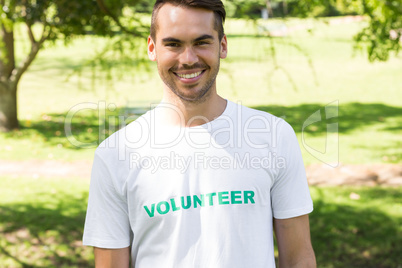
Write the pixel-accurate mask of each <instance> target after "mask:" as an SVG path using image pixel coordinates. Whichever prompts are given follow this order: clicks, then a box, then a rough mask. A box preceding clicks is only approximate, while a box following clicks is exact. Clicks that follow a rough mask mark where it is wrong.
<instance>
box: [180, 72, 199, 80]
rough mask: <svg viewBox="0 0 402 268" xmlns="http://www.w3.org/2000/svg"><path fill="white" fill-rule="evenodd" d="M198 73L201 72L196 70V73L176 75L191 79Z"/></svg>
mask: <svg viewBox="0 0 402 268" xmlns="http://www.w3.org/2000/svg"><path fill="white" fill-rule="evenodd" d="M200 74H201V72H197V73H193V74H177V75H178V76H179V77H181V78H185V79H191V78H194V77H197V76H199V75H200Z"/></svg>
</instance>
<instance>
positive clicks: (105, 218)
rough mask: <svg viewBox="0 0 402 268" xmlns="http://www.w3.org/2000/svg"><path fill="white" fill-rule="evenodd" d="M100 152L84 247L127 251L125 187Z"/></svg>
mask: <svg viewBox="0 0 402 268" xmlns="http://www.w3.org/2000/svg"><path fill="white" fill-rule="evenodd" d="M102 150H106V149H105V148H103V149H102ZM99 151H100V148H98V149H97V151H96V153H95V157H94V163H93V166H92V174H91V184H90V189H89V198H88V209H87V214H86V219H85V227H84V236H83V244H84V245H87V246H94V247H100V248H125V247H128V246H130V244H131V243H130V242H131V241H130V223H129V217H128V206H127V198H126V196H125V194H124V185H121V183H119V182H118V180H117V178H116V175H114V174H112V173H111V168H110V167H108V166H107V165H106V163H105V161H104V160H103V159H102V157H101V155H100V154H99ZM109 165H110V164H109ZM115 168H116V169H117V167H115ZM112 170H113V169H112Z"/></svg>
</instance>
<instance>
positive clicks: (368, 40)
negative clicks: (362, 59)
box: [355, 0, 402, 61]
mask: <svg viewBox="0 0 402 268" xmlns="http://www.w3.org/2000/svg"><path fill="white" fill-rule="evenodd" d="M363 6H364V13H365V14H367V15H368V16H369V17H370V23H369V26H368V27H366V28H365V29H363V31H362V32H360V33H359V34H357V35H356V37H355V39H356V41H357V44H358V46H359V47H363V46H366V47H367V51H368V55H369V60H370V61H375V60H380V61H386V60H388V58H389V54H390V52H391V51H394V52H395V54H398V52H399V50H400V49H401V47H402V1H394V0H387V1H375V0H371V1H363Z"/></svg>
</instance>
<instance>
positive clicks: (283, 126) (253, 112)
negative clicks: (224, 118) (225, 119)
mask: <svg viewBox="0 0 402 268" xmlns="http://www.w3.org/2000/svg"><path fill="white" fill-rule="evenodd" d="M230 105H231V106H232V109H231V110H232V111H231V113H232V115H233V116H234V117H235V118H237V119H238V120H240V121H241V122H242V124H243V126H244V127H250V128H261V127H264V128H265V127H269V129H270V130H271V131H275V132H277V133H278V132H285V133H289V132H290V133H292V132H293V128H292V127H291V126H290V125H289V123H287V122H286V121H285V120H284V119H283V118H281V117H278V116H275V115H273V114H271V113H269V112H267V111H263V110H259V109H258V108H250V107H247V106H243V105H241V104H237V103H234V102H230Z"/></svg>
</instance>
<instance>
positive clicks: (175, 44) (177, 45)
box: [165, 43, 180, 47]
mask: <svg viewBox="0 0 402 268" xmlns="http://www.w3.org/2000/svg"><path fill="white" fill-rule="evenodd" d="M165 46H167V47H179V46H180V44H178V43H166V44H165Z"/></svg>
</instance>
